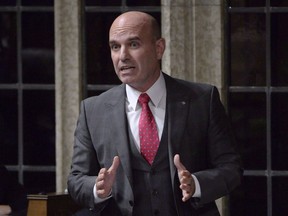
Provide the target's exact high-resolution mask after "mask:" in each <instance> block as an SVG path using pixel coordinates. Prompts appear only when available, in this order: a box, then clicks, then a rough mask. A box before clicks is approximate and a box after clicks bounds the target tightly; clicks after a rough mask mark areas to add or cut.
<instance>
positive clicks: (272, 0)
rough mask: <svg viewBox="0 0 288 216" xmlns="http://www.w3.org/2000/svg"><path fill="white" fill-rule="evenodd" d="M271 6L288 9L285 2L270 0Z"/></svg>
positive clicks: (284, 0)
mask: <svg viewBox="0 0 288 216" xmlns="http://www.w3.org/2000/svg"><path fill="white" fill-rule="evenodd" d="M271 6H277V7H288V1H287V0H271Z"/></svg>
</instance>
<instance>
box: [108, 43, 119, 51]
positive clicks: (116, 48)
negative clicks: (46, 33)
mask: <svg viewBox="0 0 288 216" xmlns="http://www.w3.org/2000/svg"><path fill="white" fill-rule="evenodd" d="M110 47H111V50H118V49H119V47H120V46H119V45H117V44H112V45H111V46H110Z"/></svg>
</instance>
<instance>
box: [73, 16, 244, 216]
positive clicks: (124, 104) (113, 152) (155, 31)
mask: <svg viewBox="0 0 288 216" xmlns="http://www.w3.org/2000/svg"><path fill="white" fill-rule="evenodd" d="M109 44H110V48H111V58H112V61H113V65H114V68H115V72H116V74H117V76H118V77H119V79H120V80H121V81H122V83H123V84H122V85H120V86H117V87H115V88H112V89H110V90H108V91H107V92H105V93H103V94H101V95H99V96H96V97H91V98H88V99H86V100H84V101H83V102H82V103H81V112H80V116H79V120H78V124H77V128H76V131H75V144H74V153H73V159H72V168H71V173H70V175H69V178H68V190H69V192H70V194H71V196H72V197H73V198H74V199H75V200H76V201H77V202H78V203H80V204H81V205H83V206H86V207H89V208H90V209H91V211H95V212H98V213H100V215H107V216H108V215H109V216H112V215H135V216H142V215H143V216H148V215H163V216H176V215H179V216H183V215H201V216H202V215H203V216H210V215H219V212H218V210H217V207H216V205H215V202H214V200H215V199H217V198H220V197H221V196H224V195H226V194H228V193H229V192H231V191H232V190H233V189H234V188H235V187H236V186H238V185H239V184H240V179H241V174H242V171H241V166H240V158H239V155H238V154H236V152H235V149H234V142H233V138H232V137H231V131H230V128H229V124H228V123H227V117H226V115H225V110H224V108H223V106H222V104H221V102H220V99H219V94H218V91H217V89H216V88H215V87H213V86H210V85H205V84H196V83H190V82H186V81H183V80H179V79H174V78H172V77H170V76H168V75H166V74H164V73H163V72H161V69H160V60H161V58H162V55H163V53H164V50H165V40H164V39H163V38H161V36H160V29H159V27H158V25H157V22H156V20H155V19H154V18H153V17H151V16H150V15H148V14H146V13H142V12H135V11H131V12H126V13H124V14H122V15H120V16H119V17H117V18H116V19H115V21H114V22H113V24H112V26H111V28H110V32H109ZM142 93H146V94H147V95H148V96H149V97H148V100H149V98H150V99H151V100H150V102H149V108H147V106H146V105H144V104H142ZM140 95H141V96H140ZM147 95H145V98H146V97H147ZM139 96H140V97H139ZM138 97H139V99H138ZM140 103H141V104H140ZM146 103H148V102H146ZM144 107H145V108H144ZM144 110H146V111H147V110H148V113H149V112H150V113H151V112H152V114H153V117H151V116H149V118H150V120H151V118H152V120H151V122H152V123H151V124H153V125H154V130H153V129H152V130H150V129H149V132H148V133H149V134H148V135H147V134H146V135H145V134H144V135H143V134H142V133H146V132H145V130H143V129H141V128H142V127H148V126H147V125H144V126H143V124H144V123H143V121H142V118H144V117H143V116H144V114H143V116H142V112H144ZM150 110H151V111H150ZM145 115H146V116H147V115H149V114H145ZM150 120H149V123H150ZM145 121H146V120H145ZM147 121H148V120H147ZM155 125H156V126H155ZM155 127H156V129H157V130H155ZM139 128H140V130H138V129H139ZM147 130H148V129H147ZM151 131H152V132H151ZM155 131H156V135H155ZM152 133H154V135H151V134H152ZM145 136H148V137H149V138H151V137H152V136H153V137H154V138H153V139H152V140H149V141H147V142H145V141H143V137H145ZM147 144H148V145H150V146H149V147H147V146H146V145H147ZM155 146H156V150H155V149H154V147H155ZM147 148H151V149H150V151H149V152H148V153H147V152H145V149H147ZM154 154H156V155H154ZM151 155H152V156H151ZM146 157H147V158H146Z"/></svg>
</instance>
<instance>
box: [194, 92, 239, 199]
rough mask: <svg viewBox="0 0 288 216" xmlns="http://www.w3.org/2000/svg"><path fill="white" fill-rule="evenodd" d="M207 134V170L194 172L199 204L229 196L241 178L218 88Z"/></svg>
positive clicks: (237, 157)
mask: <svg viewBox="0 0 288 216" xmlns="http://www.w3.org/2000/svg"><path fill="white" fill-rule="evenodd" d="M209 104H210V107H209V124H208V130H207V131H208V132H207V136H208V137H207V150H206V151H207V155H208V156H207V164H208V168H207V169H206V170H203V171H199V172H196V173H193V174H194V175H195V176H196V177H197V179H198V181H199V183H200V188H201V199H200V201H199V204H201V203H202V204H205V203H209V202H212V201H214V200H216V199H218V198H220V197H222V196H225V195H227V194H228V193H230V192H231V191H232V190H233V189H234V188H236V187H237V186H238V185H239V184H240V182H241V178H242V168H241V160H240V156H239V154H237V152H236V145H235V140H234V138H233V135H232V130H231V127H230V123H229V121H228V118H227V115H226V112H225V109H224V107H223V105H222V103H221V101H220V98H219V93H218V91H217V89H216V87H213V88H212V91H211V97H210V103H209Z"/></svg>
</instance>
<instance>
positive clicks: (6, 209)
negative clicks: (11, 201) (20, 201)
mask: <svg viewBox="0 0 288 216" xmlns="http://www.w3.org/2000/svg"><path fill="white" fill-rule="evenodd" d="M11 212H12V209H11V207H10V206H9V205H0V215H3V216H5V215H10V213H11Z"/></svg>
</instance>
